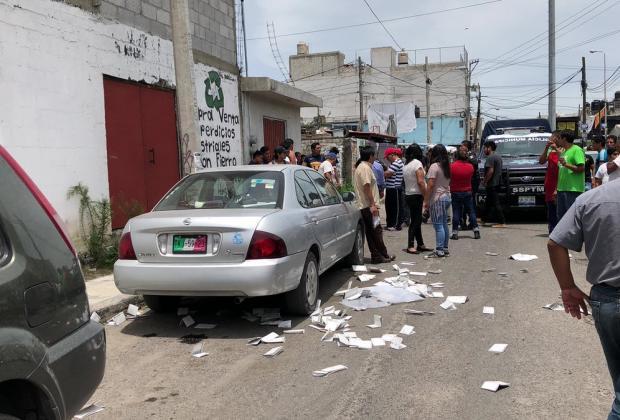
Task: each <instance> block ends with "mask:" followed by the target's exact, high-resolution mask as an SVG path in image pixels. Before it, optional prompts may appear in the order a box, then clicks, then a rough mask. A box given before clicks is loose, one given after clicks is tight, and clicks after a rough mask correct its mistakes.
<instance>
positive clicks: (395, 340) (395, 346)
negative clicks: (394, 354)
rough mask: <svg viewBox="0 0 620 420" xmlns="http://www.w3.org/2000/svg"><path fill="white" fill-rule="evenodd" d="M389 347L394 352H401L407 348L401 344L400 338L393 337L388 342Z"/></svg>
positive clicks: (401, 339)
mask: <svg viewBox="0 0 620 420" xmlns="http://www.w3.org/2000/svg"><path fill="white" fill-rule="evenodd" d="M390 347H391V348H393V349H394V350H402V349H404V348H405V347H407V346H406V345H404V344H403V338H402V337H394V338H393V339H392V340H391V342H390Z"/></svg>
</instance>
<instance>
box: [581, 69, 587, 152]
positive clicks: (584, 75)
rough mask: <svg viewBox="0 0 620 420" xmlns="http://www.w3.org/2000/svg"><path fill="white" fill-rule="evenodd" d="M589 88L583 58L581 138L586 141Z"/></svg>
mask: <svg viewBox="0 0 620 420" xmlns="http://www.w3.org/2000/svg"><path fill="white" fill-rule="evenodd" d="M587 88H588V82H586V58H585V57H581V104H582V105H581V133H582V134H581V137H582V139H583V141H584V144H585V140H586V136H587V133H586V128H585V127H586V89H587Z"/></svg>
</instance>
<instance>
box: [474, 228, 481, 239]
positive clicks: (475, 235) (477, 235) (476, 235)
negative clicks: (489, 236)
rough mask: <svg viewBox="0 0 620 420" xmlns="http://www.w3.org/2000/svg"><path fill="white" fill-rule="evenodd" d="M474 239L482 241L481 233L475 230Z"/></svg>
mask: <svg viewBox="0 0 620 420" xmlns="http://www.w3.org/2000/svg"><path fill="white" fill-rule="evenodd" d="M474 239H480V231H479V230H474Z"/></svg>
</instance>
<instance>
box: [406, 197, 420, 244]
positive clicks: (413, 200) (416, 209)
mask: <svg viewBox="0 0 620 420" xmlns="http://www.w3.org/2000/svg"><path fill="white" fill-rule="evenodd" d="M405 197H406V200H407V206H408V207H409V214H410V215H411V223H410V224H409V232H408V238H407V246H408V247H409V248H414V247H415V242H417V243H418V248H420V247H423V246H424V239H422V204H423V203H424V197H422V194H412V195H407V196H405Z"/></svg>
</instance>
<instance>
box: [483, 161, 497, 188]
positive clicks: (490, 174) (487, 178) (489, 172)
mask: <svg viewBox="0 0 620 420" xmlns="http://www.w3.org/2000/svg"><path fill="white" fill-rule="evenodd" d="M494 173H495V168H494V167H492V166H489V167H487V171H486V173H485V174H484V179H483V180H482V185H484V186H485V187H486V186H487V184H488V183H489V181H491V179H492V178H493V174H494Z"/></svg>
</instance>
